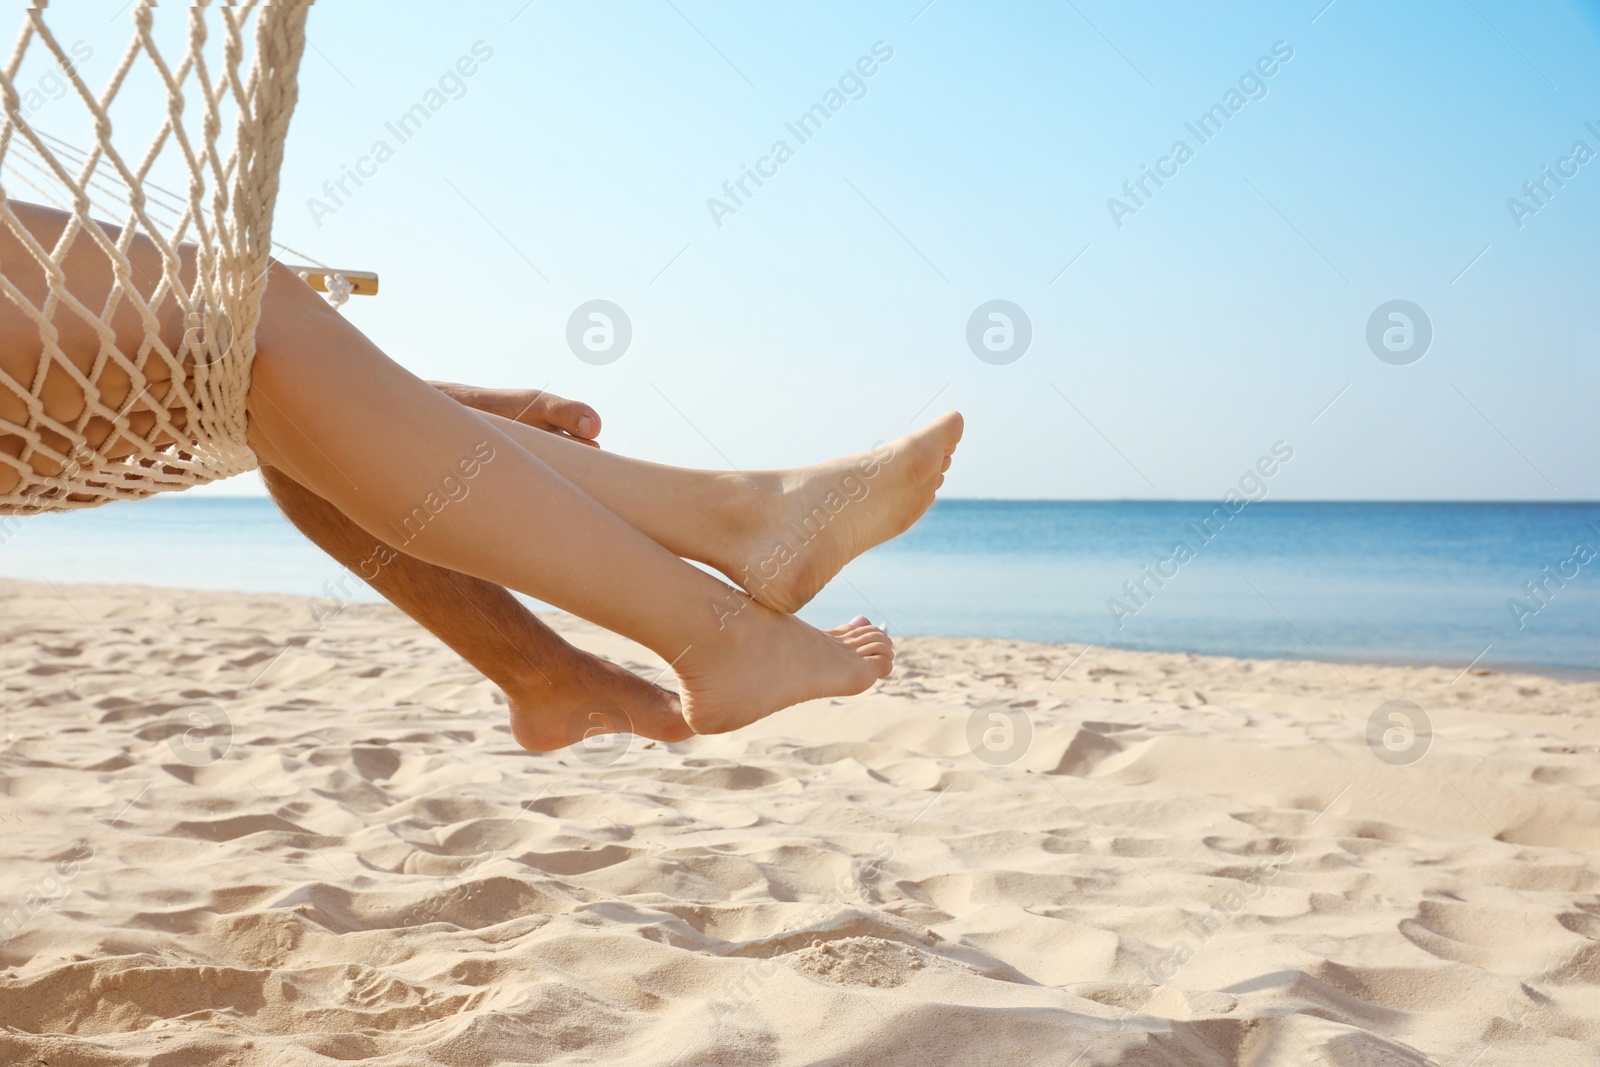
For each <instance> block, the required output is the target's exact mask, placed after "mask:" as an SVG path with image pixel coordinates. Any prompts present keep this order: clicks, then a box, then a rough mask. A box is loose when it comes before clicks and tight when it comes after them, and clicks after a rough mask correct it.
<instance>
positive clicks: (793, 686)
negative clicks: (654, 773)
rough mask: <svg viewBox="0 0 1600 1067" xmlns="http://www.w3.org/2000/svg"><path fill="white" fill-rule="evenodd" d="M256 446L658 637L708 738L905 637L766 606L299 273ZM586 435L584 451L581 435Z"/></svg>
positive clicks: (541, 588)
mask: <svg viewBox="0 0 1600 1067" xmlns="http://www.w3.org/2000/svg"><path fill="white" fill-rule="evenodd" d="M256 342H257V354H256V363H255V370H254V380H253V384H252V388H251V392H250V402H249V407H250V416H251V445H252V447H253V448H254V449H255V450H256V452H257V453H258V454H259V455H260V456H261V458H262V459H263V461H265V462H267V463H269V464H272V465H274V466H278V467H281V468H283V469H284V470H285V471H286V472H288V473H289V474H290V476H291V477H293V478H294V479H295V480H296V481H298V482H300V484H302V485H304V486H306V488H308V489H310V490H311V491H312V492H315V493H316V494H317V495H318V496H321V497H322V498H323V499H325V500H327V501H329V502H330V503H331V504H333V505H334V506H335V507H337V508H338V509H339V510H340V511H342V512H343V513H344V514H345V515H347V516H349V517H350V518H351V519H352V520H354V521H355V522H356V523H357V524H358V525H360V526H361V527H362V528H363V529H365V530H366V531H367V532H368V533H370V534H372V535H373V536H375V537H378V538H380V539H384V538H386V537H395V536H396V535H397V534H398V535H400V536H401V537H402V540H403V543H402V544H398V545H396V547H398V548H403V549H404V551H406V552H407V553H409V554H411V555H413V556H416V557H417V558H419V559H423V560H426V561H428V562H430V563H435V564H437V565H439V566H441V567H446V568H449V569H452V570H458V571H462V572H464V573H467V574H472V575H475V576H477V577H479V578H483V579H485V580H486V581H491V582H495V583H497V584H500V585H505V586H509V587H510V588H513V589H516V590H518V591H520V592H523V593H526V594H528V595H530V596H534V597H538V598H539V599H541V600H544V601H546V602H548V603H551V604H555V605H556V606H558V607H561V608H564V609H566V610H568V611H572V612H574V613H575V614H578V615H581V616H583V617H584V618H587V619H589V620H591V621H593V622H595V623H597V624H599V625H601V626H604V627H606V628H607V629H610V630H614V631H616V632H617V633H620V634H623V635H624V636H626V637H629V638H632V639H633V640H636V641H638V642H639V643H641V644H643V645H645V646H646V647H647V648H650V649H651V650H653V651H654V652H656V653H657V654H658V655H660V656H661V657H662V658H664V659H665V660H667V661H668V662H669V663H671V664H673V669H674V670H675V671H676V672H677V674H678V677H679V680H680V681H681V682H682V683H683V689H684V691H683V711H684V718H685V720H686V721H687V722H688V723H689V724H690V726H691V727H693V728H694V729H695V730H696V731H698V732H718V731H722V730H730V729H734V728H736V727H738V726H741V725H744V724H745V723H748V722H751V721H754V720H755V719H758V718H761V717H762V716H764V715H767V714H770V713H771V712H773V711H776V710H778V709H779V708H782V707H787V706H788V705H790V704H794V703H797V702H799V701H802V700H808V699H813V698H816V697H822V696H829V695H844V694H849V693H857V692H860V691H862V690H864V689H866V688H867V687H868V686H870V685H871V684H872V682H873V681H874V680H876V679H877V678H880V677H883V676H885V675H886V674H888V672H889V670H890V668H891V665H892V656H893V653H892V648H891V645H890V643H889V641H888V638H887V637H885V636H884V634H883V633H882V631H880V630H878V629H877V628H876V627H873V626H871V625H869V624H866V623H865V620H858V621H856V622H853V623H851V624H848V625H847V626H845V627H841V628H840V629H839V630H836V631H832V632H829V633H823V632H822V631H819V630H815V629H813V628H811V627H809V626H807V625H805V624H804V623H801V622H799V621H798V620H797V619H794V618H793V617H791V616H786V615H782V614H779V613H777V612H774V611H771V610H769V609H767V608H765V607H762V606H761V605H759V604H756V603H754V602H752V601H751V600H750V599H749V598H748V597H747V596H745V595H744V594H742V593H738V592H736V591H735V590H733V589H731V588H730V587H728V586H726V585H724V584H723V583H721V582H719V581H717V580H716V579H714V578H712V577H711V576H709V575H707V574H705V573H704V572H702V571H699V570H697V569H696V568H694V567H693V566H691V565H689V564H687V563H685V562H683V561H682V560H681V559H679V558H678V557H677V556H676V555H674V554H673V553H672V552H670V551H669V550H667V549H666V548H663V547H662V546H661V545H660V544H658V543H656V542H655V541H653V540H651V539H650V538H649V537H647V536H645V535H644V534H643V533H641V532H639V530H637V529H636V528H634V527H633V526H631V525H629V524H628V523H627V522H625V521H623V520H622V519H620V518H619V517H617V516H616V515H615V514H613V513H612V512H610V511H608V510H606V509H605V508H604V507H602V506H601V505H600V504H599V503H598V502H596V501H595V499H594V498H593V497H591V496H589V495H588V494H586V493H584V492H583V491H581V490H580V489H578V488H577V487H576V486H575V485H573V484H572V482H570V481H568V480H567V479H566V478H564V477H562V476H561V475H560V474H558V473H556V472H555V471H554V470H552V469H551V468H550V467H549V466H548V465H546V464H545V463H544V462H543V461H541V460H540V459H538V458H537V457H536V456H535V455H534V454H533V453H532V452H530V451H528V450H527V449H525V448H524V447H522V446H520V445H519V444H517V443H516V442H515V441H514V440H513V439H511V438H510V437H508V436H506V434H505V433H504V432H502V430H501V429H500V428H499V427H498V426H495V425H491V424H490V423H489V422H488V421H486V420H485V419H482V418H479V417H478V416H476V415H474V414H473V413H471V412H469V411H467V410H466V409H464V408H462V407H461V406H459V405H458V404H456V403H455V402H454V401H452V400H450V399H448V398H446V397H445V396H443V395H441V394H440V393H439V392H437V391H436V390H434V389H433V388H431V387H430V386H428V385H427V384H426V383H425V382H423V381H421V380H420V379H418V378H416V377H414V376H413V375H411V374H410V373H408V372H407V371H405V370H404V369H403V368H401V367H400V366H398V365H397V364H395V363H393V362H391V361H390V360H389V359H388V358H387V357H385V356H384V355H383V353H382V352H381V351H379V350H378V348H377V347H376V346H375V345H373V344H372V343H371V342H370V341H369V340H368V339H367V338H366V337H365V336H363V335H362V334H361V333H360V331H358V330H357V329H356V328H355V327H354V326H352V325H351V324H350V323H349V322H347V321H346V320H345V319H343V318H342V317H340V316H339V314H338V313H337V312H335V311H334V310H333V309H331V308H329V307H328V306H327V304H325V303H324V302H323V301H322V300H321V299H320V298H319V297H317V296H316V295H315V294H314V293H312V292H311V290H310V289H309V288H307V287H306V286H305V284H304V283H302V282H301V281H300V280H299V279H298V278H296V277H294V275H293V274H291V273H290V272H289V271H287V270H286V269H282V268H274V271H273V276H272V279H271V282H270V284H269V287H268V291H267V296H266V300H265V303H264V305H263V311H262V320H261V326H260V328H259V330H258V333H257V338H256ZM573 447H581V446H576V445H574V446H573Z"/></svg>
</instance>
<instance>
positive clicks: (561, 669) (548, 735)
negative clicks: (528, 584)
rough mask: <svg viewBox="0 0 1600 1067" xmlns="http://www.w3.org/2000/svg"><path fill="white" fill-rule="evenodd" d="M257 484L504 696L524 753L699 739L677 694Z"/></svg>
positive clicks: (500, 594) (492, 591) (488, 591)
mask: <svg viewBox="0 0 1600 1067" xmlns="http://www.w3.org/2000/svg"><path fill="white" fill-rule="evenodd" d="M261 476H262V479H263V480H264V481H265V482H266V483H267V489H268V490H269V491H270V492H271V493H272V499H273V500H274V501H275V502H276V503H277V505H278V507H279V508H280V509H282V511H283V513H284V515H285V516H287V517H288V519H289V521H290V522H292V523H293V524H294V525H295V528H296V529H298V530H299V531H300V532H301V533H303V534H305V535H306V537H308V538H309V539H310V540H311V541H312V542H314V543H315V544H316V545H317V547H318V548H321V549H322V550H323V551H324V552H326V553H328V555H330V556H332V557H333V558H334V559H336V560H338V561H339V563H341V564H343V565H344V566H345V567H347V568H349V569H350V570H352V571H356V572H357V573H358V574H359V575H360V577H361V578H362V579H363V580H364V581H366V582H367V584H368V585H370V586H372V588H374V589H376V590H377V591H378V592H379V593H381V594H382V595H383V596H384V598H385V599H387V600H388V601H389V602H390V603H391V604H393V605H394V606H395V607H397V608H399V609H400V610H401V611H403V612H405V613H406V614H407V615H409V616H411V617H412V618H413V619H415V620H416V621H417V622H418V623H420V624H421V625H422V626H423V627H424V628H425V629H427V630H428V631H429V632H430V633H432V634H433V635H434V636H435V637H437V638H438V639H439V640H441V641H443V642H444V643H445V644H446V645H448V646H450V648H451V649H453V650H454V651H455V652H456V654H457V655H459V656H460V657H461V658H462V659H464V660H466V661H467V662H468V663H470V664H472V665H473V666H474V667H476V668H477V669H478V670H480V671H482V672H483V674H484V676H485V677H487V678H488V679H489V680H490V681H491V682H493V683H494V684H495V685H497V686H499V687H500V691H501V692H503V693H504V694H505V695H506V700H507V701H508V702H509V704H510V706H511V734H512V736H513V737H515V738H516V739H517V743H518V744H520V745H522V747H524V748H529V749H533V750H534V751H536V752H546V751H549V750H551V749H556V748H561V747H563V746H565V745H568V744H571V743H572V742H574V741H575V740H577V739H578V738H579V737H581V736H583V735H584V734H585V733H586V732H588V731H590V730H593V729H595V728H601V729H604V730H607V731H615V732H631V733H636V734H640V735H642V736H644V737H652V738H655V739H657V740H660V741H682V740H683V739H684V738H686V737H689V736H690V735H692V734H693V733H694V731H692V730H690V729H689V725H688V724H687V723H686V722H684V721H683V713H682V711H681V709H680V707H679V704H678V696H677V694H676V693H671V692H668V691H667V690H665V689H662V688H660V687H659V686H654V685H651V684H649V683H648V682H646V681H644V680H643V679H641V678H638V677H636V676H635V675H633V674H632V673H630V672H629V671H627V670H624V669H623V668H622V667H619V666H617V665H616V664H615V663H610V662H608V661H606V660H603V659H600V658H599V657H598V656H591V655H590V654H588V653H587V652H584V651H582V650H580V649H576V648H574V647H572V646H571V645H569V644H568V643H567V642H565V641H563V640H562V639H561V638H560V637H559V636H557V635H556V634H555V633H554V632H553V631H551V630H550V628H549V627H547V626H545V625H544V624H543V623H542V622H540V621H539V620H538V619H537V618H535V617H534V615H533V613H532V612H530V611H529V610H528V609H527V608H526V607H524V606H523V604H522V602H521V601H519V600H517V598H516V597H514V596H512V595H511V594H510V593H509V592H508V591H507V590H506V589H505V587H503V586H499V585H495V584H494V583H492V582H486V581H483V580H482V579H480V578H474V577H472V576H470V575H466V574H462V573H460V572H458V571H451V570H446V569H445V568H443V567H439V566H435V565H434V564H432V563H424V562H423V561H422V560H419V559H416V558H414V557H412V556H408V555H406V554H404V553H402V552H396V551H394V550H393V549H388V546H383V547H384V548H385V549H388V551H382V550H380V549H379V548H378V544H377V539H376V538H374V537H373V536H372V535H371V534H369V533H367V532H366V531H365V530H363V529H362V528H361V527H359V526H357V525H356V524H355V523H353V522H351V521H350V520H349V519H348V518H346V517H345V516H344V514H343V513H342V512H340V511H339V509H338V508H336V507H334V506H333V505H332V504H329V503H328V502H327V501H326V500H324V499H322V498H321V497H319V496H317V495H316V494H315V493H313V492H311V491H310V490H308V489H306V488H305V487H304V486H302V485H300V484H299V483H298V482H296V481H294V479H292V478H290V477H289V476H288V475H286V474H284V473H283V472H282V471H279V470H277V469H275V468H272V467H262V468H261ZM378 560H387V561H388V562H386V563H383V564H382V565H381V566H379V565H378V563H377V562H376V561H378ZM617 711H620V712H621V714H620V715H618V714H617V713H616V712H617Z"/></svg>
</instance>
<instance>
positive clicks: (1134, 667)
mask: <svg viewBox="0 0 1600 1067" xmlns="http://www.w3.org/2000/svg"><path fill="white" fill-rule="evenodd" d="M0 603H3V611H4V614H3V619H4V626H5V630H6V642H5V645H4V648H3V660H0V682H3V685H4V707H3V722H0V742H3V744H0V771H3V775H4V777H3V782H0V786H3V795H0V1064H3V1065H7V1067H9V1065H13V1064H26V1065H36V1064H49V1065H50V1067H72V1065H88V1064H94V1065H101V1064H118V1065H121V1064H155V1065H161V1067H177V1065H187V1064H206V1065H212V1064H230V1065H238V1067H255V1065H263V1067H264V1065H267V1064H276V1065H279V1067H302V1065H311V1064H319V1065H328V1064H335V1063H337V1064H348V1063H352V1062H356V1063H362V1064H419V1065H420V1064H447V1065H452V1067H470V1065H475V1064H504V1063H560V1064H579V1063H583V1064H599V1063H605V1064H639V1065H665V1064H680V1065H685V1067H687V1065H692V1064H738V1065H751V1064H785V1065H788V1064H915V1065H917V1067H927V1065H930V1064H947V1063H948V1064H990V1063H993V1064H1060V1065H1067V1064H1080V1065H1084V1067H1088V1065H1092V1064H1113V1063H1127V1064H1137V1065H1168V1064H1171V1065H1185V1067H1187V1065H1196V1067H1211V1065H1217V1067H1220V1065H1224V1064H1249V1065H1269V1064H1272V1065H1275V1064H1296V1065H1300V1064H1304V1065H1315V1064H1325V1065H1328V1067H1369V1065H1370V1067H1380V1065H1383V1067H1388V1065H1416V1064H1430V1063H1431V1064H1440V1065H1454V1067H1468V1065H1471V1064H1475V1065H1479V1067H1494V1065H1499V1064H1526V1063H1530V1062H1534V1063H1538V1064H1539V1065H1540V1067H1556V1065H1562V1064H1593V1063H1596V1062H1600V941H1597V939H1600V896H1597V890H1600V859H1597V858H1596V855H1595V850H1596V846H1597V844H1600V717H1597V716H1600V685H1596V684H1592V683H1582V684H1579V683H1570V682H1558V681H1552V680H1550V679H1547V678H1541V677H1533V676H1516V675H1507V674H1501V673H1487V672H1483V671H1471V672H1466V673H1463V672H1461V671H1460V670H1459V668H1457V669H1443V668H1429V669H1405V668H1394V667H1370V666H1348V665H1339V666H1334V665H1330V664H1327V663H1322V662H1272V661H1248V660H1235V659H1226V658H1207V657H1196V656H1188V655H1168V654H1150V653H1132V652H1117V651H1107V650H1104V649H1098V648H1091V649H1088V650H1087V651H1085V650H1084V649H1083V648H1081V647H1080V646H1059V645H1042V644H1030V643H1026V642H1019V641H995V640H986V641H974V640H947V639H938V638H911V639H904V640H902V643H901V661H900V666H899V668H898V670H897V672H896V675H895V677H894V678H892V679H891V680H889V681H888V682H886V683H884V684H882V685H880V686H879V687H878V688H877V689H875V690H873V691H872V692H870V693H868V694H866V695H864V696H861V697H858V698H855V699H851V700H845V701H819V702H815V703H813V704H809V705H805V706H802V707H799V708H794V709H791V710H789V711H786V712H783V713H781V714H779V715H776V716H773V717H772V718H771V719H769V720H767V721H765V722H763V723H760V724H757V725H756V726H754V727H752V728H750V729H747V730H744V731H742V732H740V733H737V734H731V735H726V736H722V737H708V738H696V739H694V740H692V741H690V742H688V743H685V744H680V745H660V744H653V743H646V742H643V741H636V742H634V743H633V744H631V745H628V746H626V747H625V748H624V747H621V746H618V747H616V748H613V749H599V750H594V751H589V750H581V751H579V752H576V753H575V752H574V751H573V750H566V751H563V752H560V753H552V754H547V755H535V754H531V753H526V752H523V751H522V750H521V749H519V748H518V747H517V746H516V745H515V743H514V742H513V741H512V740H511V737H510V734H509V732H508V730H507V728H506V723H505V708H504V705H503V703H502V702H501V700H500V698H499V696H498V694H497V692H496V691H495V690H494V689H493V688H492V687H491V686H490V685H489V684H488V683H487V682H485V681H484V680H483V679H482V678H481V677H480V676H478V675H477V674H476V673H475V672H474V671H473V670H471V669H470V668H469V667H467V666H465V665H464V664H462V663H461V662H459V661H458V660H456V659H455V658H454V657H453V656H452V655H451V654H450V653H449V652H448V651H446V650H445V649H444V648H443V647H442V646H441V645H439V644H438V643H437V642H435V641H434V640H433V639H432V638H431V637H429V636H428V635H426V634H425V633H423V632H422V631H421V630H419V629H418V628H417V627H415V626H414V625H413V624H411V623H410V622H409V621H407V620H405V619H404V618H403V617H402V616H400V615H399V614H398V613H396V612H395V611H393V610H391V609H389V608H388V607H387V606H379V605H352V606H349V607H347V608H346V609H345V610H344V611H343V612H341V613H339V614H338V615H336V616H334V617H332V618H330V619H327V620H326V621H325V622H324V623H322V624H321V625H320V626H319V625H317V624H316V623H315V621H314V620H313V619H312V617H311V614H310V612H309V611H308V605H307V602H306V601H305V600H302V599H298V598H293V597H280V596H262V595H243V594H215V593H186V592H172V591H165V590H149V589H139V588H134V587H91V586H51V585H47V584H38V583H27V582H3V583H0ZM551 621H552V622H553V624H554V625H556V626H557V627H558V628H559V629H561V630H562V631H563V632H564V633H566V634H568V635H569V636H570V637H571V639H572V640H574V641H576V642H577V643H579V644H581V645H583V646H584V647H587V648H590V649H593V650H596V651H599V652H602V653H603V654H605V655H608V656H610V657H612V658H614V659H618V660H620V661H622V662H625V663H627V664H629V665H631V666H634V667H636V668H637V669H638V670H640V671H647V672H650V673H653V672H654V670H655V669H657V668H658V667H659V663H658V662H657V661H656V660H655V658H654V657H653V656H651V655H650V654H649V653H647V652H645V651H643V650H642V649H639V648H638V647H636V646H633V645H630V644H629V643H627V642H625V641H622V640H621V639H618V638H616V637H613V636H611V635H608V634H605V633H603V632H601V631H598V630H595V629H594V628H592V627H590V626H588V625H587V624H584V623H581V622H578V621H576V620H572V619H568V618H565V617H559V616H557V617H552V620H551ZM1391 700H1409V701H1412V702H1414V703H1415V704H1416V705H1417V706H1418V707H1420V708H1422V709H1424V711H1425V713H1426V715H1427V716H1428V717H1429V719H1431V722H1432V729H1433V733H1432V737H1431V741H1429V742H1428V743H1427V747H1426V753H1425V754H1424V755H1422V756H1421V758H1420V759H1415V758H1413V757H1414V756H1416V755H1417V754H1418V751H1419V747H1418V746H1420V745H1422V744H1423V741H1424V740H1425V735H1423V734H1417V733H1413V735H1412V737H1411V738H1410V742H1411V747H1410V748H1407V747H1406V742H1407V738H1406V737H1405V736H1404V733H1403V732H1401V733H1395V734H1391V735H1390V737H1389V741H1390V743H1391V745H1392V746H1393V748H1392V749H1391V748H1386V747H1385V746H1384V744H1383V740H1382V738H1381V736H1380V737H1379V738H1377V740H1376V741H1375V742H1374V744H1369V741H1368V720H1369V717H1370V716H1371V715H1372V713H1373V712H1374V710H1375V709H1377V708H1378V707H1379V706H1380V705H1382V704H1384V703H1385V702H1387V701H1391ZM218 707H220V708H221V709H222V712H221V714H225V715H226V718H227V720H228V721H229V722H230V723H231V730H232V735H231V739H230V740H229V741H228V747H227V750H226V752H225V753H224V752H222V751H221V749H222V745H223V740H222V738H221V737H220V736H219V735H218V734H217V732H215V731H213V732H211V733H207V732H206V731H204V730H203V729H202V727H203V726H204V722H203V720H191V719H190V718H188V716H189V714H190V713H191V712H198V713H201V714H209V715H211V716H212V717H213V718H218V717H219V713H218V711H217V709H218ZM207 709H209V710H207ZM974 713H976V718H975V717H974ZM1385 714H1387V712H1386V713H1385ZM175 716H176V717H177V718H178V719H180V720H182V722H181V725H182V727H184V728H189V727H193V729H192V731H191V732H189V733H187V734H184V733H174V732H173V729H172V727H171V726H170V723H171V721H172V720H173V719H174V717H175ZM1412 717H1413V718H1415V715H1414V714H1413V716H1412ZM1383 725H1384V726H1385V727H1387V726H1389V725H1390V720H1388V719H1385V720H1384V722H1383ZM1380 734H1381V731H1380ZM969 738H970V739H971V740H969ZM975 751H976V753H977V754H975ZM1377 753H1382V754H1384V756H1386V757H1387V759H1385V758H1379V755H1378V754H1377ZM979 755H983V756H985V757H987V761H986V760H985V759H980V758H979Z"/></svg>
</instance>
